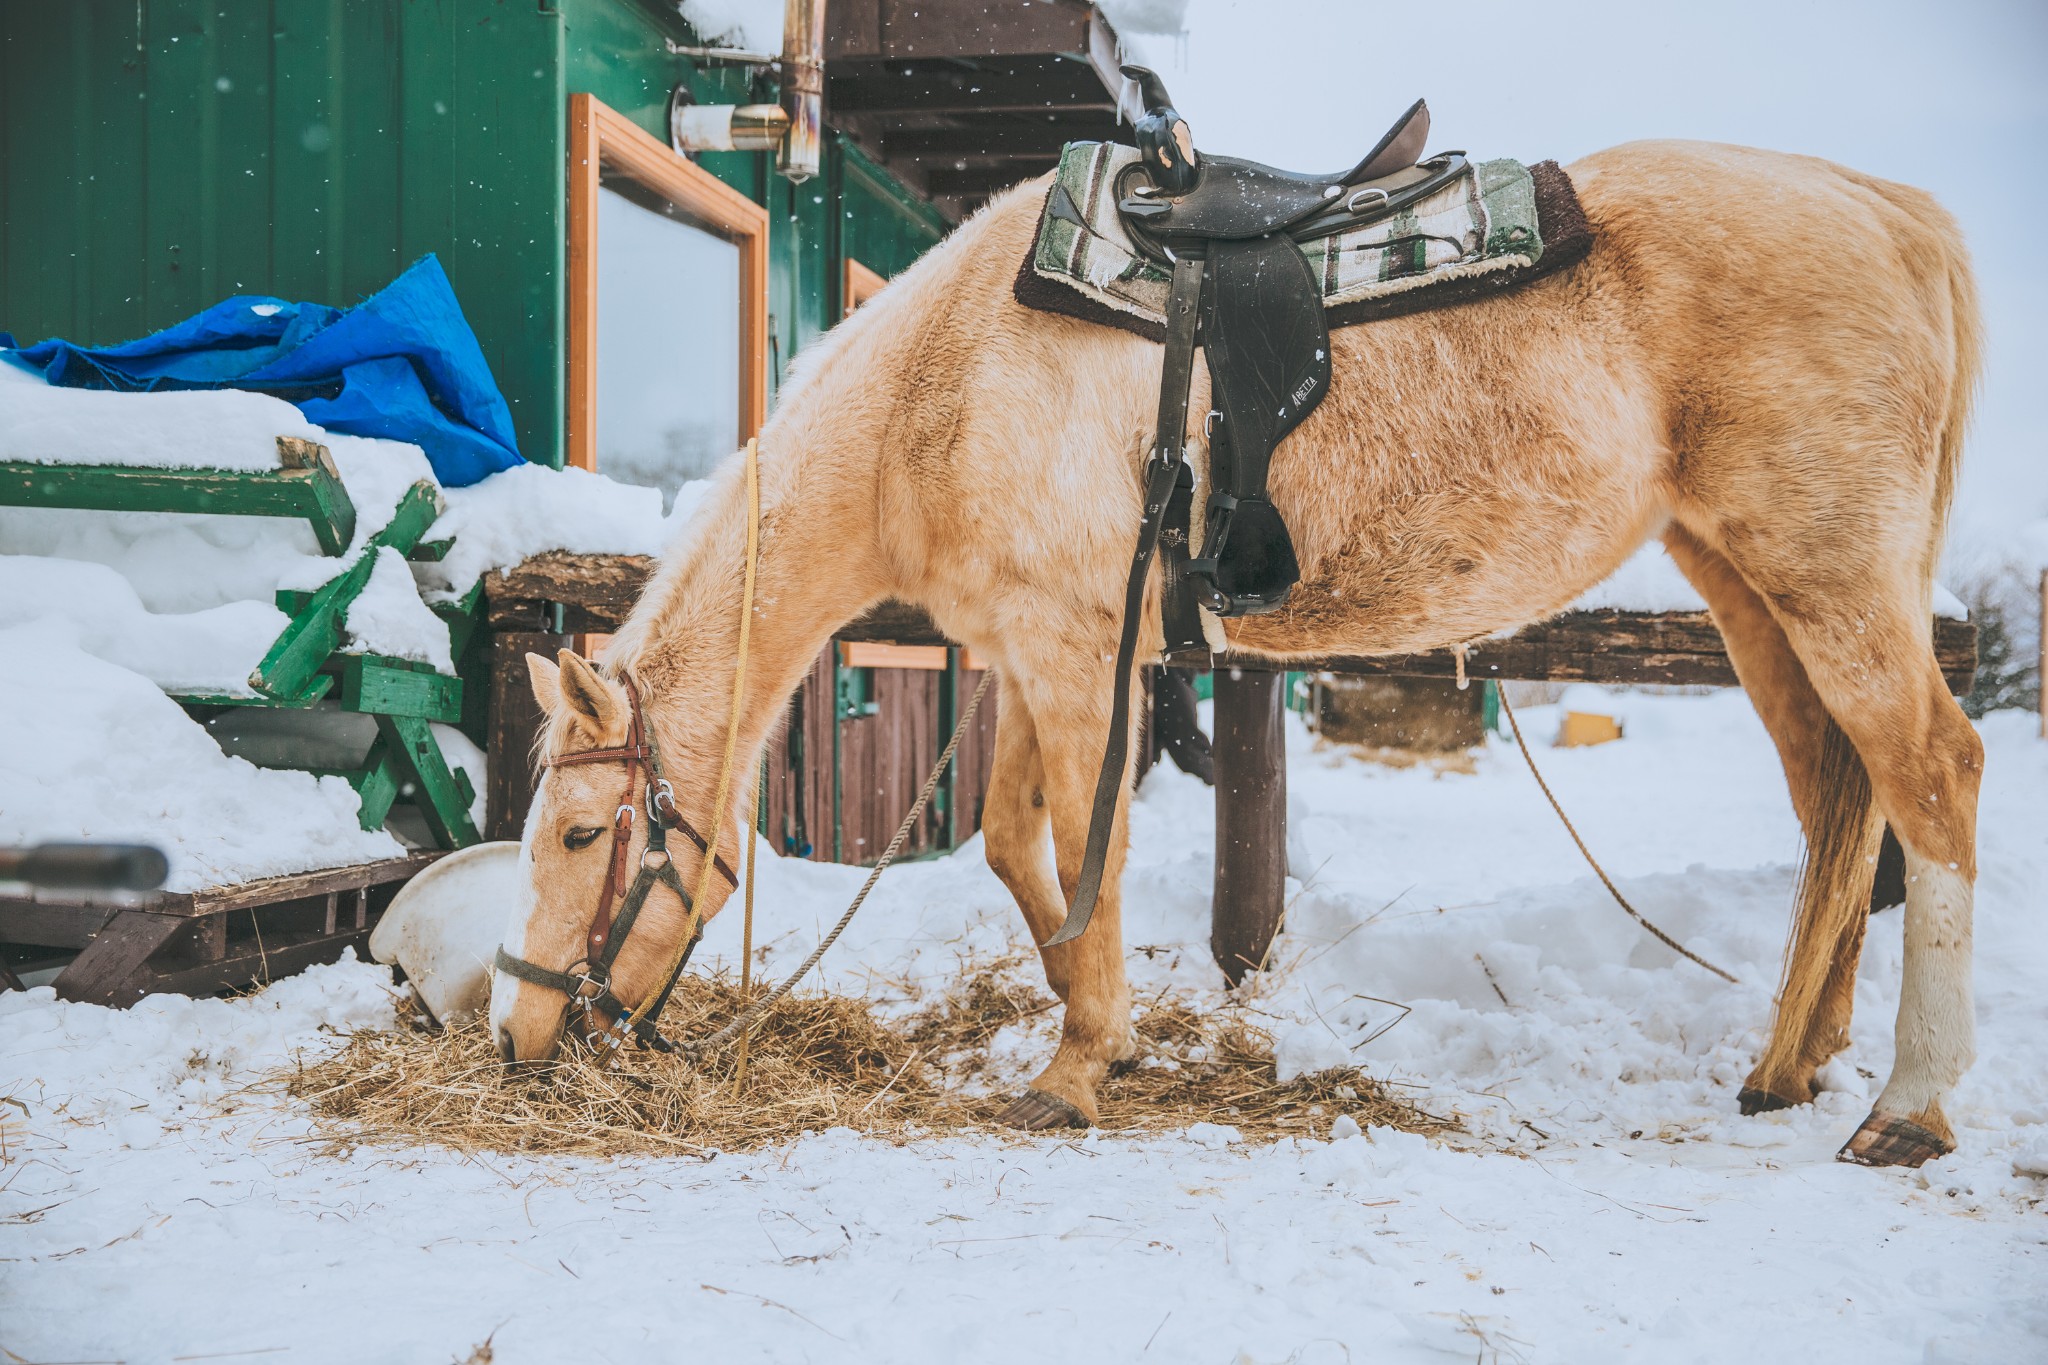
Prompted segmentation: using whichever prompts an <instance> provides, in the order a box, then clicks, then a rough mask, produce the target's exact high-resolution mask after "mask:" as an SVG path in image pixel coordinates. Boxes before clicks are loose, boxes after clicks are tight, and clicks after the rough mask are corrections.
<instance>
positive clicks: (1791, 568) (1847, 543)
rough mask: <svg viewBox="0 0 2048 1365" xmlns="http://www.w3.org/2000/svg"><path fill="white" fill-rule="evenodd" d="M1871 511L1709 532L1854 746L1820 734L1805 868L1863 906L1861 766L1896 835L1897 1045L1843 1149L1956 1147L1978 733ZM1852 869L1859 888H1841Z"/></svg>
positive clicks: (1843, 908) (1968, 1050)
mask: <svg viewBox="0 0 2048 1365" xmlns="http://www.w3.org/2000/svg"><path fill="white" fill-rule="evenodd" d="M1864 491H1865V490H1862V489H1859V490H1858V500H1857V504H1856V505H1859V506H1870V507H1874V508H1876V509H1882V508H1883V507H1884V501H1883V500H1882V499H1874V498H1873V499H1867V500H1865V499H1864V498H1863V496H1862V494H1863V493H1864ZM1895 505H1896V504H1895ZM1870 520H1871V519H1870V518H1869V517H1868V516H1863V517H1858V516H1855V515H1845V516H1842V517H1840V518H1839V520H1838V521H1836V522H1835V523H1833V526H1832V528H1830V527H1829V524H1828V523H1825V522H1821V521H1816V520H1815V519H1812V518H1801V519H1799V520H1798V522H1797V523H1796V524H1795V523H1794V521H1793V519H1791V518H1787V519H1786V520H1785V521H1784V522H1783V523H1782V528H1783V529H1782V536H1780V535H1779V534H1777V533H1775V528H1771V529H1766V528H1767V523H1765V522H1764V521H1762V520H1761V519H1759V520H1756V521H1752V522H1750V523H1749V524H1748V525H1747V527H1746V528H1745V530H1746V536H1745V543H1744V546H1743V550H1742V552H1741V553H1739V554H1738V553H1730V552H1729V548H1728V547H1727V546H1726V545H1722V546H1719V547H1718V548H1720V549H1721V550H1722V551H1723V553H1726V554H1728V557H1729V559H1730V560H1731V562H1733V563H1734V564H1735V565H1736V567H1737V568H1738V569H1740V570H1741V571H1742V574H1743V577H1744V578H1745V579H1747V580H1748V581H1749V582H1751V583H1753V584H1754V585H1756V587H1757V588H1758V590H1759V592H1760V593H1762V594H1763V596H1764V598H1765V600H1767V601H1768V602H1770V603H1771V608H1772V615H1773V616H1774V617H1775V618H1776V619H1777V620H1778V621H1779V623H1780V624H1781V625H1782V626H1783V627H1784V630H1785V634H1786V638H1787V639H1788V640H1789V641H1790V643H1791V645H1792V648H1793V649H1794V651H1796V652H1797V654H1798V655H1799V659H1800V662H1802V663H1803V664H1805V666H1806V672H1807V676H1808V677H1809V678H1810V679H1811V680H1812V682H1813V686H1814V690H1815V692H1816V693H1817V694H1818V695H1819V697H1820V699H1821V701H1822V703H1823V704H1824V705H1825V706H1826V707H1827V709H1828V712H1829V714H1830V715H1832V716H1833V717H1834V719H1835V723H1836V724H1837V725H1838V726H1839V727H1840V729H1841V732H1842V733H1843V734H1844V735H1845V736H1846V738H1847V741H1848V745H1853V746H1854V754H1853V758H1854V759H1858V760H1860V764H1859V763H1857V762H1853V761H1851V758H1852V756H1851V754H1850V752H1849V748H1848V745H1840V744H1836V745H1833V746H1830V745H1825V744H1824V745H1823V755H1822V767H1821V771H1820V774H1819V777H1820V785H1821V787H1822V789H1823V790H1822V795H1823V798H1824V800H1825V801H1826V802H1827V803H1828V806H1827V809H1826V810H1825V811H1824V812H1823V818H1825V819H1826V820H1828V821H1831V822H1833V821H1839V822H1840V830H1841V831H1842V834H1841V837H1838V838H1834V839H1832V840H1828V841H1825V842H1828V843H1830V845H1831V847H1832V850H1833V854H1834V856H1832V857H1831V858H1828V859H1826V860H1824V861H1823V860H1817V859H1814V858H1809V861H1808V866H1807V869H1806V877H1805V880H1806V881H1808V882H1818V883H1821V891H1822V892H1823V893H1824V894H1825V895H1827V896H1828V897H1829V898H1830V900H1831V903H1833V904H1835V905H1836V906H1837V910H1838V912H1839V914H1840V915H1842V916H1846V915H1848V914H1851V913H1854V914H1861V913H1863V911H1864V906H1865V904H1866V897H1867V894H1868V890H1867V888H1868V886H1869V880H1870V868H1869V866H1868V864H1867V863H1866V862H1865V859H1866V858H1869V857H1872V856H1874V854H1875V852H1876V850H1875V847H1874V843H1873V841H1874V840H1875V838H1876V835H1875V832H1874V830H1873V828H1872V821H1871V817H1870V815H1869V813H1868V811H1867V810H1859V809H1857V807H1858V806H1859V805H1860V804H1861V803H1862V802H1863V800H1864V798H1863V796H1862V792H1863V790H1864V788H1863V787H1862V784H1861V783H1859V782H1858V781H1857V778H1858V776H1859V774H1858V772H1857V769H1858V767H1859V766H1860V768H1861V769H1862V770H1863V771H1864V772H1867V773H1868V783H1869V787H1868V790H1870V791H1871V792H1873V793H1874V794H1875V797H1876V803H1877V806H1878V807H1879V809H1881V810H1882V811H1883V813H1884V817H1885V818H1886V819H1887V820H1889V821H1890V822H1891V827H1892V830H1893V831H1894V832H1895V833H1896V834H1897V835H1898V837H1899V841H1900V843H1901V844H1902V845H1904V847H1905V851H1906V962H1905V976H1904V981H1903V983H1902V985H1901V988H1900V992H1899V1015H1898V1024H1897V1028H1896V1034H1895V1038H1896V1057H1895V1060H1894V1062H1893V1066H1892V1074H1891V1078H1890V1080H1889V1081H1887V1082H1886V1084H1885V1088H1884V1090H1883V1091H1882V1092H1881V1093H1880V1094H1879V1096H1878V1098H1877V1104H1876V1106H1875V1108H1874V1109H1873V1110H1872V1112H1871V1114H1870V1116H1869V1117H1868V1118H1867V1119H1865V1120H1864V1121H1863V1125H1862V1127H1861V1128H1859V1129H1858V1130H1857V1132H1856V1134H1855V1136H1854V1137H1852V1138H1851V1139H1850V1140H1849V1143H1848V1145H1847V1146H1845V1147H1844V1148H1843V1149H1842V1156H1843V1158H1844V1159H1845V1160H1850V1161H1858V1162H1863V1163H1866V1164H1871V1165H1908V1166H1917V1165H1919V1164H1920V1163H1921V1162H1923V1161H1926V1160H1927V1159H1928V1158H1929V1157H1931V1156H1936V1155H1939V1154H1941V1153H1943V1152H1947V1151H1951V1150H1953V1149H1954V1146H1955V1138H1954V1134H1953V1133H1952V1131H1951V1130H1950V1128H1949V1124H1948V1119H1947V1116H1946V1115H1945V1114H1944V1113H1943V1112H1942V1100H1943V1098H1944V1097H1945V1096H1946V1095H1947V1094H1948V1092H1949V1091H1950V1090H1951V1089H1953V1088H1954V1086H1955V1083H1956V1082H1957V1081H1958V1080H1959V1079H1961V1077H1962V1074H1963V1072H1964V1070H1965V1069H1967V1068H1968V1066H1969V1064H1970V1062H1971V1060H1972V1058H1973V1057H1974V1054H1975V1031H1976V1021H1975V1013H1974V1006H1973V1004H1972V998H1971V983H1970V946H1971V906H1972V898H1973V886H1974V883H1975V880H1976V875H1977V866H1976V834H1977V789H1978V784H1979V780H1980V778H1981V776H1982V773H1983V768H1984V746H1983V743H1982V741H1981V740H1979V739H1978V737H1977V732H1976V731H1975V730H1974V729H1972V728H1971V725H1970V722H1969V720H1968V719H1967V718H1966V717H1965V716H1964V715H1963V712H1962V708H1961V707H1960V706H1958V705H1957V704H1956V701H1955V698H1953V697H1951V696H1950V695H1949V692H1948V688H1947V685H1946V684H1945V683H1944V681H1943V679H1942V676H1941V670H1940V668H1939V666H1938V665H1937V663H1936V661H1935V657H1934V649H1933V644H1932V641H1931V640H1930V638H1929V631H1928V623H1927V616H1926V595H1925V589H1924V587H1923V586H1920V585H1918V584H1916V583H1915V582H1914V581H1912V580H1913V578H1914V577H1915V575H1916V573H1917V572H1919V571H1920V566H1918V565H1914V566H1912V567H1911V568H1910V569H1909V568H1908V567H1907V566H1905V565H1904V564H1903V563H1902V562H1901V561H1903V560H1905V559H1907V558H1909V556H1908V555H1907V554H1904V553H1902V552H1901V548H1900V545H1899V543H1898V542H1897V541H1896V540H1892V541H1891V543H1889V544H1887V540H1888V537H1887V536H1886V535H1884V534H1882V530H1883V529H1884V528H1880V527H1877V526H1874V525H1872V524H1870ZM1830 529H1832V530H1833V532H1834V533H1833V534H1829V530H1830ZM1932 539H1933V531H1932V528H1931V527H1930V528H1929V531H1928V540H1929V541H1930V542H1931V541H1932ZM1831 747H1832V748H1833V749H1834V750H1835V752H1834V753H1833V754H1830V753H1829V752H1828V750H1829V749H1830V748H1831ZM1858 838H1860V839H1862V840H1863V842H1862V843H1860V844H1859V843H1858V842H1857V840H1858ZM1852 880H1853V883H1854V885H1855V886H1856V887H1858V888H1860V890H1858V891H1857V892H1856V893H1854V894H1849V893H1848V892H1847V890H1846V888H1847V887H1848V885H1849V884H1850V883H1851V881H1852ZM1835 923H1836V925H1837V926H1838V927H1839V926H1840V925H1842V924H1845V923H1846V919H1843V918H1838V919H1837V920H1836V921H1835ZM1821 927H1823V928H1825V927H1826V926H1821ZM1816 956H1817V955H1816ZM1791 965H1792V966H1793V967H1798V966H1799V965H1800V964H1799V963H1798V962H1797V961H1796V960H1795V961H1794V962H1793V963H1792V964H1791ZM1795 984H1796V985H1797V986H1798V987H1799V989H1801V990H1802V991H1810V992H1811V993H1812V994H1813V995H1814V997H1815V998H1816V999H1817V998H1818V996H1819V995H1820V993H1821V990H1822V988H1823V987H1824V986H1825V984H1826V983H1825V980H1824V979H1821V980H1813V979H1810V978H1809V979H1805V980H1801V981H1798V982H1796V983H1795V979H1794V977H1793V976H1792V974H1791V972H1790V971H1788V973H1787V978H1786V986H1785V989H1786V992H1787V994H1790V993H1791V992H1792V991H1793V989H1794V987H1795Z"/></svg>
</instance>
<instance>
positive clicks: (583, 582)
mask: <svg viewBox="0 0 2048 1365" xmlns="http://www.w3.org/2000/svg"><path fill="white" fill-rule="evenodd" d="M654 568H655V564H654V560H653V559H651V558H649V557H648V556H646V555H576V554H569V553H567V552H565V551H561V550H550V551H549V552H548V553H546V554H540V555H535V556H533V557H532V558H531V559H528V560H526V561H524V562H523V563H521V564H518V565H515V566H514V567H512V568H510V569H505V570H502V571H500V572H498V573H492V574H486V575H484V602H485V604H486V610H487V619H488V620H489V622H490V625H491V628H492V629H493V630H501V631H552V630H554V629H555V626H554V623H553V613H552V611H551V610H550V609H551V608H552V607H554V606H560V607H561V608H562V623H561V629H562V630H563V631H565V632H569V633H572V634H583V633H598V634H603V633H605V632H609V631H615V630H617V629H618V628H619V627H620V626H622V625H624V624H625V623H626V617H627V616H628V615H629V614H630V613H631V612H632V610H633V604H634V603H635V602H636V601H638V600H639V598H640V593H641V591H642V590H643V589H644V588H645V587H646V586H647V580H648V579H649V578H651V577H653V575H654ZM835 634H836V638H838V639H841V640H853V641H859V642H866V643H874V644H892V645H939V646H946V645H950V644H952V643H954V642H953V641H951V640H948V639H947V638H946V637H945V636H944V635H943V634H942V633H940V631H939V628H938V627H937V626H936V625H933V624H932V619H931V617H929V616H927V615H925V614H924V612H922V611H920V610H919V609H918V608H916V607H911V606H906V605H904V604H903V603H901V602H883V603H881V604H880V605H879V606H877V607H875V608H874V610H872V611H870V612H868V613H867V614H866V615H865V616H863V617H861V618H860V619H859V620H858V621H855V622H852V623H851V624H849V625H848V626H846V627H845V628H844V629H842V630H840V631H837V632H835Z"/></svg>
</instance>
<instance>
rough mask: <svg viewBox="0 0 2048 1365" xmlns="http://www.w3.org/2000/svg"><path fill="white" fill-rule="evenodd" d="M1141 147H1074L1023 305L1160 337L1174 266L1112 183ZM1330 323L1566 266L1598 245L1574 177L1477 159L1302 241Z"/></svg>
mask: <svg viewBox="0 0 2048 1365" xmlns="http://www.w3.org/2000/svg"><path fill="white" fill-rule="evenodd" d="M1137 159H1138V150H1137V148H1135V147H1127V146H1124V145H1122V144H1121V143H1115V142H1070V143H1068V144H1067V146H1066V148H1065V150H1064V151H1062V152H1061V154H1060V163H1059V169H1058V170H1057V172H1055V174H1054V176H1053V182H1052V186H1051V188H1050V189H1049V190H1048V191H1047V192H1046V197H1045V208H1044V210H1043V211H1042V212H1041V214H1040V216H1039V221H1038V236H1037V239H1036V240H1035V242H1034V243H1033V246H1032V250H1031V255H1030V257H1029V258H1028V259H1027V260H1026V261H1025V262H1024V266H1023V268H1022V269H1021V270H1020V271H1019V272H1018V277H1017V286H1016V294H1017V298H1018V300H1019V301H1020V302H1022V303H1024V304H1026V305H1028V306H1030V307H1034V308H1042V309H1046V310H1047V311H1050V312H1057V313H1066V314H1069V315H1071V316H1075V317H1080V318H1084V319H1086V320H1089V321H1094V322H1101V323H1104V324H1107V325H1109V326H1114V327H1121V328H1123V329H1125V330H1127V331H1134V332H1138V333H1140V334H1141V335H1145V336H1149V337H1152V338H1153V339H1155V340H1156V339H1158V338H1159V337H1160V336H1162V335H1163V331H1164V326H1165V312H1166V295H1167V291H1168V288H1169V287H1170V285H1171V283H1172V277H1171V272H1170V271H1169V269H1168V268H1167V267H1166V266H1163V265H1160V264H1158V263H1156V262H1154V261H1152V260H1150V259H1148V258H1146V257H1145V256H1144V255H1143V254H1141V253H1140V251H1139V250H1138V248H1137V247H1136V246H1135V244H1134V243H1133V242H1132V241H1131V238H1130V236H1129V234H1128V233H1127V232H1125V230H1124V225H1123V221H1122V219H1121V218H1120V217H1119V216H1118V214H1117V209H1116V189H1115V186H1116V181H1117V175H1118V173H1119V172H1120V171H1122V170H1123V168H1124V167H1126V166H1128V165H1130V164H1131V163H1132V162H1134V161H1136V160H1137ZM1298 245H1299V247H1300V250H1301V253H1302V255H1303V256H1305V257H1306V258H1307V259H1308V264H1309V269H1310V271H1311V272H1312V273H1313V274H1314V276H1315V278H1316V279H1317V280H1318V281H1319V282H1320V283H1321V286H1322V294H1323V306H1324V307H1325V308H1327V309H1328V310H1330V314H1331V316H1330V319H1329V320H1330V325H1331V326H1333V327H1342V326H1346V325H1349V324H1351V323H1355V322H1365V321H1370V320H1373V319H1376V318H1382V317H1391V316H1396V315H1398V314H1401V313H1408V312H1415V311H1418V310H1420V309H1424V308H1434V307H1440V306H1443V305H1446V304H1450V303H1456V302H1460V301H1462V300H1464V299H1467V298H1471V297H1474V296H1476V295H1479V294H1490V293H1493V292H1496V291H1497V290H1499V289H1504V288H1508V287H1510V286H1512V285H1515V284H1519V283H1522V282H1524V281H1526V280H1529V279H1532V278H1535V277H1536V276H1538V275H1544V274H1549V273H1551V272H1552V271H1554V270H1557V269H1560V268H1562V267H1563V266H1566V265H1569V264H1572V263H1574V262H1576V261H1577V260H1579V259H1580V258H1581V257H1583V256H1584V255H1585V254H1586V250H1587V248H1588V247H1589V246H1590V245H1591V234H1590V232H1589V231H1588V229H1587V226H1586V220H1585V215H1584V213H1583V211H1581V209H1580V208H1579V202H1578V196H1577V194H1576V193H1575V192H1574V191H1573V189H1572V185H1571V181H1570V180H1569V179H1568V178H1567V177H1566V176H1565V174H1564V172H1563V171H1562V170H1560V169H1559V168H1558V166H1557V163H1556V162H1554V161H1545V162H1540V163H1538V164H1537V165H1535V166H1525V165H1523V164H1522V163H1521V162H1519V161H1508V160H1499V161H1481V162H1475V163H1473V165H1472V168H1471V171H1470V173H1469V174H1466V175H1462V176H1459V177H1458V178H1457V179H1456V180H1454V181H1452V182H1451V183H1450V184H1448V185H1445V186H1444V187H1443V188H1442V189H1440V190H1438V191H1436V193H1434V194H1432V195H1430V196H1428V197H1427V198H1424V199H1421V200H1418V201H1416V202H1415V203H1414V204H1411V205H1409V206H1408V207H1407V208H1405V209H1402V210H1400V211H1399V212H1396V213H1392V214H1389V215H1388V216H1387V217H1385V218H1381V219H1379V220H1377V221H1374V222H1370V223H1367V224H1365V225H1364V226H1362V227H1359V228H1355V229H1353V230H1351V231H1349V232H1345V233H1341V234H1338V235H1336V236H1331V237H1324V238H1320V239H1318V240H1315V241H1310V242H1302V243H1299V244H1298Z"/></svg>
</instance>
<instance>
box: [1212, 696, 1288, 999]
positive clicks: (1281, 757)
mask: <svg viewBox="0 0 2048 1365" xmlns="http://www.w3.org/2000/svg"><path fill="white" fill-rule="evenodd" d="M1283 682H1284V675H1282V674H1279V673H1271V672H1259V671H1255V670H1252V669H1226V668H1219V669H1217V670H1216V720H1215V727H1216V736H1215V739H1214V741H1213V750H1214V753H1215V757H1216V876H1215V883H1214V890H1213V892H1212V894H1211V897H1210V902H1209V915H1210V930H1209V950H1210V952H1211V953H1213V954H1214V955H1215V958H1216V965H1217V966H1219V967H1221V968H1222V969H1223V976H1224V979H1225V980H1226V981H1228V982H1229V983H1230V984H1231V985H1233V986H1235V985H1237V984H1238V982H1240V981H1242V980H1243V979H1244V977H1245V974H1246V973H1248V972H1252V971H1256V970H1257V969H1258V968H1259V967H1260V965H1261V964H1263V963H1264V962H1265V960H1266V949H1267V948H1268V947H1270V946H1271V945H1272V942H1273V935H1275V934H1276V933H1278V932H1279V931H1280V920H1281V916H1282V914H1283V913H1284V911H1285V909H1286V905H1287V742H1286V740H1287V730H1286V725H1285V723H1284V721H1285V716H1286V710H1285V707H1284V706H1283V700H1284V699H1283V697H1282V693H1281V689H1282V684H1283Z"/></svg>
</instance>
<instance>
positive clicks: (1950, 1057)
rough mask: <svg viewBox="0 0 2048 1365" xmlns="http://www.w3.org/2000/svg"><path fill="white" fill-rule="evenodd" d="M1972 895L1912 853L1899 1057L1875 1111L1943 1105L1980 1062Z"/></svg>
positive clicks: (1959, 878) (1947, 871) (1957, 879)
mask: <svg viewBox="0 0 2048 1365" xmlns="http://www.w3.org/2000/svg"><path fill="white" fill-rule="evenodd" d="M1973 899H1974V890H1973V888H1972V886H1971V884H1970V881H1969V879H1968V878H1966V877H1964V876H1963V874H1962V873H1960V872H1958V871H1956V870H1955V869H1954V868H1952V867H1951V866H1949V865H1948V864H1946V863H1937V862H1932V861H1930V860H1928V859H1925V858H1921V857H1919V856H1917V855H1916V854H1914V853H1912V852H1911V851H1908V852H1907V854H1906V968H1905V980H1904V982H1903V983H1902V984H1901V986H1900V988H1899V1022H1898V1027H1897V1031H1896V1035H1895V1040H1896V1045H1897V1049H1898V1051H1897V1056H1896V1058H1895V1059H1894V1060H1893V1062H1892V1075H1891V1079H1890V1080H1889V1081H1888V1082H1886V1083H1885V1087H1884V1093H1883V1094H1881V1095H1879V1096H1878V1097H1877V1106H1876V1111H1877V1112H1878V1113H1880V1114H1889V1115H1893V1116H1897V1117H1905V1116H1908V1115H1912V1114H1917V1113H1919V1112H1921V1111H1922V1110H1924V1109H1926V1108H1927V1106H1928V1105H1930V1104H1933V1103H1936V1102H1937V1101H1939V1100H1941V1099H1942V1098H1943V1097H1944V1096H1946V1095H1947V1094H1948V1092H1949V1091H1950V1090H1951V1089H1952V1088H1954V1086H1955V1083H1956V1082H1957V1081H1958V1080H1960V1079H1962V1075H1963V1073H1964V1072H1965V1071H1967V1070H1969V1067H1970V1063H1971V1062H1973V1061H1975V1060H1976V1057H1977V1012H1976V1003H1975V997H1974V994H1973V992H1972V989H1971V980H1970V973H1971V964H1970V915H1971V905H1972V902H1973Z"/></svg>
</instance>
